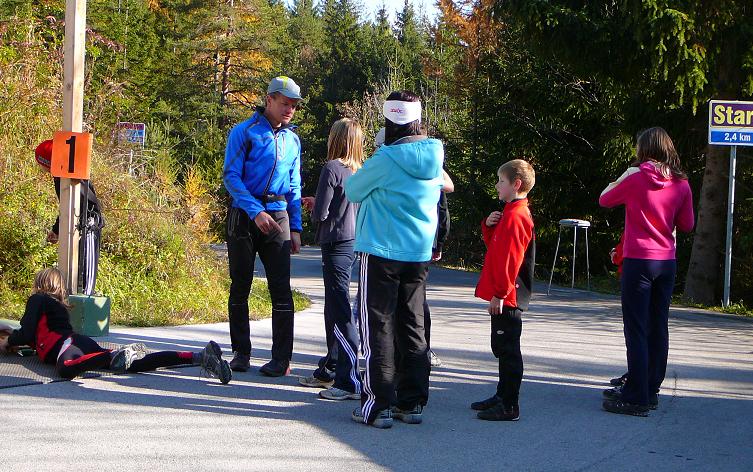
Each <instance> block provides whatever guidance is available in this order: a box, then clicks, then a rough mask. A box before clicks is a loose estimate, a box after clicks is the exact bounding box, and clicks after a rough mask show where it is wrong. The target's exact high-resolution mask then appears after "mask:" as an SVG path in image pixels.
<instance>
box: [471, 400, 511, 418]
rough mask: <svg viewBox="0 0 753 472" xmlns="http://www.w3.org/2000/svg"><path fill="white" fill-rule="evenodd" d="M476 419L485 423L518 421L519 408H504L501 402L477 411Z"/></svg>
mask: <svg viewBox="0 0 753 472" xmlns="http://www.w3.org/2000/svg"><path fill="white" fill-rule="evenodd" d="M476 416H478V419H480V420H486V421H518V420H519V419H520V407H519V406H517V405H516V406H513V407H510V408H506V407H505V406H504V405H503V404H502V403H501V402H500V403H497V404H496V405H494V406H492V407H490V408H487V409H486V410H482V411H479V412H478V414H477V415H476Z"/></svg>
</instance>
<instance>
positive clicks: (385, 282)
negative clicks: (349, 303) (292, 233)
mask: <svg viewBox="0 0 753 472" xmlns="http://www.w3.org/2000/svg"><path fill="white" fill-rule="evenodd" d="M397 266H399V263H397V262H396V261H390V260H387V259H382V258H380V257H377V256H372V255H370V254H363V256H362V257H361V276H360V280H359V286H360V301H359V307H360V311H361V313H360V317H361V342H362V343H363V355H364V358H365V360H366V375H365V376H364V379H363V393H362V394H361V411H362V413H363V417H364V422H366V423H372V422H373V421H374V420H375V419H376V417H377V416H378V414H379V412H380V411H382V410H385V409H387V408H389V407H390V406H391V405H392V404H393V403H394V398H395V387H394V384H393V381H394V377H395V344H394V343H395V341H394V333H395V331H394V329H395V321H394V320H395V307H396V305H397V290H398V285H399V283H400V282H399V274H398V273H397Z"/></svg>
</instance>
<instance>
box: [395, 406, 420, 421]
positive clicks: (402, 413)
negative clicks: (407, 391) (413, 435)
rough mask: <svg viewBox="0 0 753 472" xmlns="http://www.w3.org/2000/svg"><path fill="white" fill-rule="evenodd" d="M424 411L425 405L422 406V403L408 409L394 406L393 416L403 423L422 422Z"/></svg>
mask: <svg viewBox="0 0 753 472" xmlns="http://www.w3.org/2000/svg"><path fill="white" fill-rule="evenodd" d="M423 411H424V407H422V406H421V405H416V406H414V407H413V408H410V409H408V410H403V409H402V408H399V407H397V406H393V407H392V417H393V418H396V419H398V420H400V421H402V422H403V423H408V424H421V422H422V421H423V417H422V413H423Z"/></svg>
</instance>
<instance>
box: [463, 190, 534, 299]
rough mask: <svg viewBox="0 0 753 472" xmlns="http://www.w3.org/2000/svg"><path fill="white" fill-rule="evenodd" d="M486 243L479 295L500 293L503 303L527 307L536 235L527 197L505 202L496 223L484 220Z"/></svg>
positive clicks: (481, 296)
mask: <svg viewBox="0 0 753 472" xmlns="http://www.w3.org/2000/svg"><path fill="white" fill-rule="evenodd" d="M481 231H482V233H483V236H484V243H485V244H486V249H487V250H486V256H485V257H484V267H483V268H482V269H481V277H480V278H479V281H478V285H476V296H477V297H478V298H481V299H483V300H487V301H488V300H491V299H492V297H495V296H496V297H497V298H499V299H500V300H502V304H503V306H506V307H509V308H519V309H520V310H527V309H528V302H529V301H530V298H531V290H532V288H533V268H534V259H535V257H536V239H535V235H534V228H533V218H532V217H531V211H530V210H529V209H528V199H527V198H522V199H520V200H514V201H512V202H510V203H508V204H506V205H505V208H504V209H503V210H502V216H501V217H500V219H499V222H498V223H497V224H496V225H494V226H491V227H490V226H487V225H486V218H485V219H484V220H482V221H481Z"/></svg>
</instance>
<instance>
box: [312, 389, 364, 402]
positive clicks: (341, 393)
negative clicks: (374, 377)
mask: <svg viewBox="0 0 753 472" xmlns="http://www.w3.org/2000/svg"><path fill="white" fill-rule="evenodd" d="M319 396H320V397H322V398H324V399H326V400H360V399H361V394H360V393H352V392H349V391H347V390H343V389H341V388H337V387H330V388H328V389H326V390H322V391H321V392H319Z"/></svg>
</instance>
